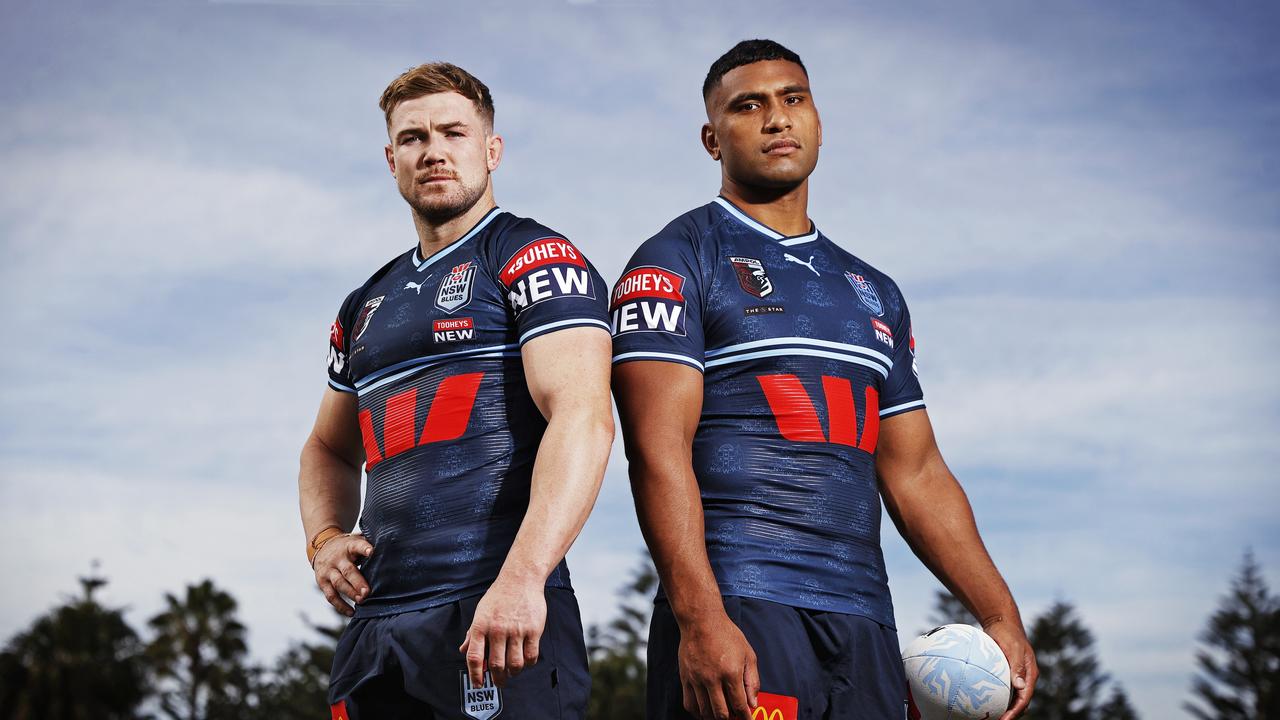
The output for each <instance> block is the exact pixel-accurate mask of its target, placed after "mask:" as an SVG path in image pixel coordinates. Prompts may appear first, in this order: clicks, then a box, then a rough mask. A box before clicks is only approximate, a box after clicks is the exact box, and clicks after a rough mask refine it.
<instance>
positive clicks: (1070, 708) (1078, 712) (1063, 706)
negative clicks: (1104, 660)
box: [1024, 601, 1107, 720]
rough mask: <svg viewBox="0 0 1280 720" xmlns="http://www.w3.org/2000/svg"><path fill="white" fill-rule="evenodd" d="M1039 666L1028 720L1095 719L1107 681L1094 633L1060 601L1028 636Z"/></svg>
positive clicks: (1033, 627)
mask: <svg viewBox="0 0 1280 720" xmlns="http://www.w3.org/2000/svg"><path fill="white" fill-rule="evenodd" d="M1028 639H1029V640H1030V641H1031V646H1032V647H1033V648H1035V651H1036V663H1037V664H1038V665H1039V666H1040V681H1039V682H1038V683H1037V684H1036V694H1035V697H1034V698H1033V699H1032V701H1031V707H1030V708H1029V710H1028V712H1027V714H1026V715H1025V716H1024V717H1026V718H1027V719H1028V720H1095V718H1097V717H1098V715H1097V710H1096V708H1097V705H1098V693H1099V691H1100V690H1101V689H1102V686H1103V685H1104V684H1105V683H1106V682H1107V676H1106V674H1105V673H1103V672H1102V670H1101V669H1100V667H1099V664H1098V657H1097V654H1096V653H1095V651H1094V648H1093V633H1091V632H1089V629H1088V628H1087V627H1085V626H1084V623H1083V622H1081V621H1080V619H1079V618H1078V617H1076V612H1075V608H1073V607H1072V606H1071V604H1070V603H1066V602H1063V601H1058V602H1056V603H1054V604H1053V605H1052V606H1051V607H1050V608H1049V609H1048V610H1046V611H1045V612H1044V614H1043V615H1041V616H1039V617H1038V618H1036V620H1035V622H1033V623H1032V624H1031V632H1030V633H1028Z"/></svg>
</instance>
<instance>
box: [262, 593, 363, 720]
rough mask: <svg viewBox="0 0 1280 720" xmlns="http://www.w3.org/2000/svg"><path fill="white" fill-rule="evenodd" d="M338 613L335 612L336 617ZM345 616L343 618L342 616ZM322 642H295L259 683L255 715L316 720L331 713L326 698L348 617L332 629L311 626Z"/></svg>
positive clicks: (266, 719)
mask: <svg viewBox="0 0 1280 720" xmlns="http://www.w3.org/2000/svg"><path fill="white" fill-rule="evenodd" d="M336 614H337V613H335V615H336ZM339 617H341V616H339ZM307 624H308V625H309V626H310V627H311V629H312V630H314V631H315V632H316V633H318V634H319V635H320V636H321V638H322V640H320V641H319V642H313V643H301V642H300V643H294V644H293V645H291V646H290V647H289V649H288V650H286V651H285V653H284V654H283V655H281V656H280V658H279V659H277V660H276V664H275V667H274V668H272V670H271V672H270V673H269V674H268V675H267V676H266V677H265V678H264V679H263V680H262V681H261V682H260V683H259V684H258V687H257V693H256V694H257V699H258V702H257V706H256V708H255V716H256V717H260V718H262V719H263V720H314V718H319V717H326V715H327V713H328V712H329V706H328V701H327V700H326V696H327V694H328V690H329V671H330V669H331V668H332V667H333V655H334V649H335V648H336V646H337V644H338V638H339V636H341V635H342V630H343V628H345V627H346V618H342V619H341V620H340V621H339V622H338V623H337V624H335V625H331V626H324V625H317V624H312V623H307Z"/></svg>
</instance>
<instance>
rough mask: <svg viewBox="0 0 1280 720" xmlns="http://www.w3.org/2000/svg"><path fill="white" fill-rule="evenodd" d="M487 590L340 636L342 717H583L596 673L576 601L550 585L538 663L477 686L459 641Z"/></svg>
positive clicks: (337, 688)
mask: <svg viewBox="0 0 1280 720" xmlns="http://www.w3.org/2000/svg"><path fill="white" fill-rule="evenodd" d="M480 597H481V596H479V595H476V596H473V597H469V598H464V599H462V600H458V601H456V602H452V603H448V604H446V605H440V606H437V607H431V608H427V609H425V610H417V611H414V612H406V613H400V614H398V615H388V616H385V617H372V618H364V619H357V620H352V621H351V622H350V623H349V624H348V625H347V629H346V630H345V631H344V632H343V633H342V638H341V639H340V640H339V641H338V650H337V654H336V655H335V657H334V660H333V671H332V673H330V681H329V703H330V705H332V706H333V707H332V716H333V718H334V719H335V720H402V719H403V720H409V719H410V718H412V720H437V719H439V720H444V719H445V718H448V719H449V720H467V719H472V720H488V718H491V717H495V716H497V715H499V714H501V716H502V718H503V720H524V719H528V720H578V719H579V718H584V717H586V714H587V698H588V696H589V695H590V693H591V678H590V676H589V675H588V673H587V648H586V644H585V643H584V641H583V634H582V620H581V618H580V616H579V614H578V600H577V598H575V597H574V595H573V592H572V591H570V590H563V589H560V588H547V625H546V628H545V629H544V631H543V634H542V639H541V640H540V641H539V643H538V654H539V658H538V663H537V664H536V665H534V666H532V667H526V668H525V669H524V672H522V673H520V674H519V675H517V676H515V677H514V678H511V679H510V680H508V681H507V684H506V686H505V687H502V688H497V687H493V686H492V684H490V683H489V681H488V677H487V675H486V678H485V681H486V684H485V686H483V687H477V688H472V687H470V680H469V679H468V678H467V663H466V658H464V657H463V655H462V653H459V652H458V646H459V645H461V644H462V641H463V640H464V639H465V637H466V633H467V630H468V629H469V628H470V627H471V619H472V617H473V616H474V615H475V612H476V604H477V603H479V602H480Z"/></svg>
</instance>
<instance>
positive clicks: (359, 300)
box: [342, 248, 415, 312]
mask: <svg viewBox="0 0 1280 720" xmlns="http://www.w3.org/2000/svg"><path fill="white" fill-rule="evenodd" d="M414 251H415V248H410V249H409V250H408V251H406V252H403V253H400V254H399V255H397V256H395V257H393V258H391V259H390V260H388V261H387V263H386V264H385V265H383V266H382V267H380V268H378V270H377V272H375V273H374V274H372V275H370V276H369V279H368V280H365V281H364V282H363V283H362V284H361V285H360V286H359V287H357V288H356V289H354V290H352V291H351V292H349V293H347V298H346V300H344V301H343V303H342V311H343V312H350V311H351V310H352V309H353V308H356V307H358V306H360V305H361V304H363V303H364V302H365V298H366V296H368V295H369V292H370V290H371V289H372V288H373V287H374V286H375V285H377V284H378V282H379V281H380V280H382V279H383V278H385V277H386V276H387V275H389V274H391V273H392V272H393V271H394V270H395V269H396V267H397V266H398V265H402V264H405V263H409V264H412V263H413V255H414Z"/></svg>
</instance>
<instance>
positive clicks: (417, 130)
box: [396, 120, 471, 140]
mask: <svg viewBox="0 0 1280 720" xmlns="http://www.w3.org/2000/svg"><path fill="white" fill-rule="evenodd" d="M470 127H471V126H470V125H467V124H466V123H465V122H463V121H461V120H454V121H452V122H446V123H440V124H438V125H435V126H433V127H432V128H431V129H432V130H434V131H435V132H445V131H446V130H466V129H468V128H470ZM422 131H423V128H422V126H421V125H414V126H412V127H407V128H405V129H403V130H401V131H400V132H398V133H396V139H397V140H399V139H400V138H402V137H405V136H406V135H418V134H421V133H422Z"/></svg>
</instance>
